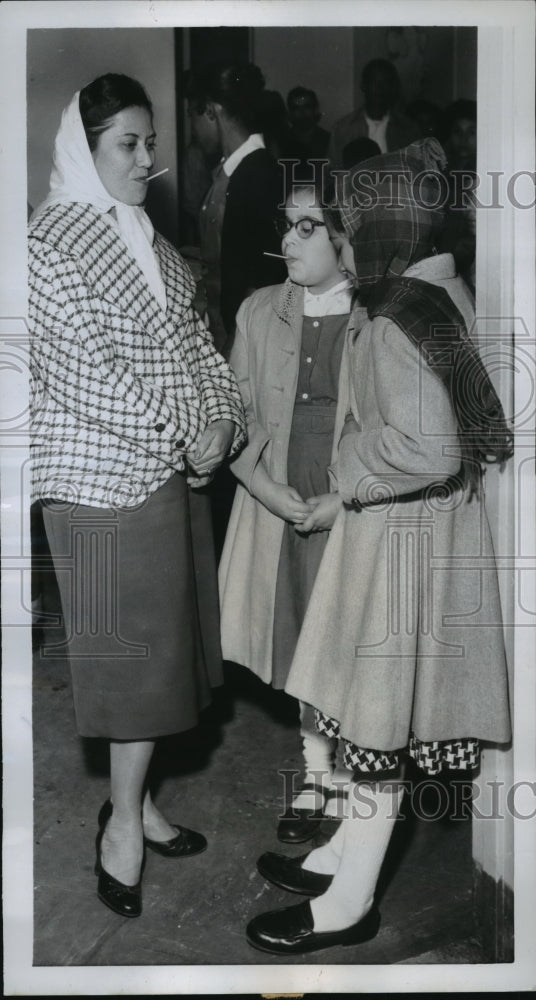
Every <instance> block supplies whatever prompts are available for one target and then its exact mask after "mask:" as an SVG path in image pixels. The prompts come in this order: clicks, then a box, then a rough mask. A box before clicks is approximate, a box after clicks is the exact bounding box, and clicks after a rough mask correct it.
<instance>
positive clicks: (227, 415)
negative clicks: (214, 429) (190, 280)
mask: <svg viewBox="0 0 536 1000" xmlns="http://www.w3.org/2000/svg"><path fill="white" fill-rule="evenodd" d="M191 311H192V313H193V320H194V323H195V326H196V340H195V343H196V365H197V370H198V385H199V389H200V392H201V398H202V401H203V409H204V411H205V413H206V415H207V421H208V423H212V422H213V421H215V420H231V421H232V422H233V423H234V424H235V428H236V429H235V435H234V439H233V444H232V448H231V452H230V454H231V455H234V454H235V452H237V451H238V450H239V449H240V448H241V446H242V445H243V444H244V442H245V440H246V419H245V415H244V408H243V405H242V398H241V395H240V391H239V388H238V385H237V383H236V378H235V375H234V372H233V370H232V368H231V366H230V365H229V364H228V363H227V361H225V359H224V358H223V357H222V355H221V354H220V353H219V352H218V351H217V350H216V348H215V347H214V341H213V339H212V335H211V334H210V332H209V331H208V330H207V328H206V326H205V324H204V323H203V321H202V319H200V317H199V316H198V315H197V314H196V313H195V312H194V311H193V309H192V310H191Z"/></svg>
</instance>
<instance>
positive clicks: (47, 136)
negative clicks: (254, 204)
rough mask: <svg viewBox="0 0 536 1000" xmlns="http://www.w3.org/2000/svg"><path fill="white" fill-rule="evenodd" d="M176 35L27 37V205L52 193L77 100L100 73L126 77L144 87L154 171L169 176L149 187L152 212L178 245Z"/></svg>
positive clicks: (81, 32) (86, 32)
mask: <svg viewBox="0 0 536 1000" xmlns="http://www.w3.org/2000/svg"><path fill="white" fill-rule="evenodd" d="M173 35H174V33H173V30H172V29H163V28H154V29H150V28H105V29H98V28H97V29H93V28H92V29H85V28H84V29H71V28H69V29H58V30H56V29H49V30H43V31H41V30H33V31H32V30H30V31H28V60H27V65H28V103H27V107H28V118H27V127H28V201H29V203H30V205H31V206H32V207H33V208H35V207H36V205H38V204H39V202H40V201H42V199H43V198H44V197H45V196H46V194H47V192H48V180H49V176H50V169H51V165H52V150H53V145H54V136H55V134H56V131H57V128H58V125H59V122H60V117H61V111H62V109H63V108H64V107H65V106H66V105H67V104H68V103H69V101H70V99H71V97H72V95H73V93H74V92H75V91H76V90H80V88H81V87H83V86H85V85H86V84H87V83H90V82H91V80H93V79H94V78H95V77H96V76H99V75H101V74H102V73H109V72H113V73H126V74H127V75H129V76H133V77H135V78H136V79H138V80H139V81H140V82H141V83H142V84H143V85H144V87H145V88H146V89H147V91H148V93H149V96H150V98H151V100H152V102H153V106H154V112H155V125H156V130H157V133H158V139H157V155H156V169H159V168H160V169H163V168H164V167H169V168H170V169H169V173H168V174H165V175H164V176H163V177H162V178H160V179H158V180H155V182H154V185H156V186H153V187H152V188H151V187H149V196H148V199H147V209H148V211H149V214H150V216H151V218H152V220H153V222H154V224H155V226H156V228H157V229H158V230H160V232H162V233H164V235H165V236H167V237H168V238H169V239H171V240H173V241H175V240H176V239H177V212H178V204H177V130H176V110H175V64H174V37H173Z"/></svg>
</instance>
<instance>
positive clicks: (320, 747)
mask: <svg viewBox="0 0 536 1000" xmlns="http://www.w3.org/2000/svg"><path fill="white" fill-rule="evenodd" d="M300 723H301V725H300V734H301V738H302V744H303V759H304V779H303V780H304V783H305V782H310V783H314V784H316V785H322V786H324V787H326V788H329V786H330V782H331V774H332V771H333V755H334V751H335V747H336V744H337V740H336V739H330V738H328V737H327V736H324V735H323V733H319V732H318V731H317V729H316V727H315V723H314V711H313V709H312V708H311V706H310V705H306V704H305V703H304V702H300ZM323 804H324V800H323V796H322V795H321V794H320V793H319V792H315V791H313V790H312V789H306V790H305V791H304V792H301V793H300V794H298V795H297V796H296V798H295V799H293V800H292V805H293V807H294V808H295V809H320V808H321V806H323Z"/></svg>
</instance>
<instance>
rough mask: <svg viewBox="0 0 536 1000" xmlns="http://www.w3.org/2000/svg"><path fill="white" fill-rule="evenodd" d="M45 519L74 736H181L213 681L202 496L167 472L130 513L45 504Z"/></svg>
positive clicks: (213, 620) (214, 619) (211, 590)
mask: <svg viewBox="0 0 536 1000" xmlns="http://www.w3.org/2000/svg"><path fill="white" fill-rule="evenodd" d="M43 519H44V523H45V529H46V533H47V538H48V542H49V546H50V551H51V553H52V558H53V561H54V568H55V572H56V577H57V581H58V587H59V591H60V596H61V604H62V611H63V616H64V625H65V632H66V636H67V639H66V642H65V643H64V644H62V645H61V646H58V647H57V649H56V650H55V654H56V652H57V655H58V656H61V655H64V656H67V657H68V658H69V661H70V666H71V676H72V684H73V695H74V706H75V714H76V723H77V729H78V732H79V733H80V735H81V736H94V737H108V738H110V739H116V740H141V739H154V738H156V737H158V736H164V735H169V734H171V733H177V732H180V731H183V730H185V729H190V728H191V727H192V726H194V725H195V724H196V723H197V721H198V716H199V712H200V711H201V709H203V708H204V707H205V706H207V705H208V704H209V702H210V700H211V687H213V686H215V685H217V684H221V683H222V672H221V649H220V639H219V607H218V592H217V578H216V565H215V557H214V547H213V540H212V524H211V514H210V502H209V498H208V497H207V496H206V495H203V494H197V493H195V492H194V491H193V490H190V489H189V488H188V486H187V484H186V481H185V478H184V476H182V475H180V474H178V473H175V474H173V475H172V476H171V478H170V479H169V480H168V481H167V482H166V483H165V484H164V486H162V487H160V489H158V490H157V491H156V492H155V493H153V494H152V495H151V496H150V497H149V498H148V500H146V501H145V502H144V503H143V504H141V505H140V507H138V508H137V509H131V510H127V509H121V510H117V509H103V508H98V507H90V506H85V505H81V504H63V503H59V502H57V501H55V500H46V501H44V503H43ZM50 652H51V647H48V653H49V655H50Z"/></svg>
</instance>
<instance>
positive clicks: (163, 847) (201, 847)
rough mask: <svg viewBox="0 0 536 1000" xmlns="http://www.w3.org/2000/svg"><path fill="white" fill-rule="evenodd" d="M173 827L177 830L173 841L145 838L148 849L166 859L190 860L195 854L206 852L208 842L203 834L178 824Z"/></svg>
mask: <svg viewBox="0 0 536 1000" xmlns="http://www.w3.org/2000/svg"><path fill="white" fill-rule="evenodd" d="M173 825H174V826H175V829H176V830H177V836H176V837H172V838H171V840H149V838H148V837H144V838H143V842H144V844H145V845H146V847H150V848H151V851H156V853H157V854H162V855H163V857H164V858H189V857H191V856H192V855H193V854H201V853H202V851H206V849H207V842H206V839H205V837H204V836H203V834H202V833H197V832H196V831H195V830H188V829H187V828H186V827H185V826H179V825H178V824H177V823H174V824H173Z"/></svg>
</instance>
